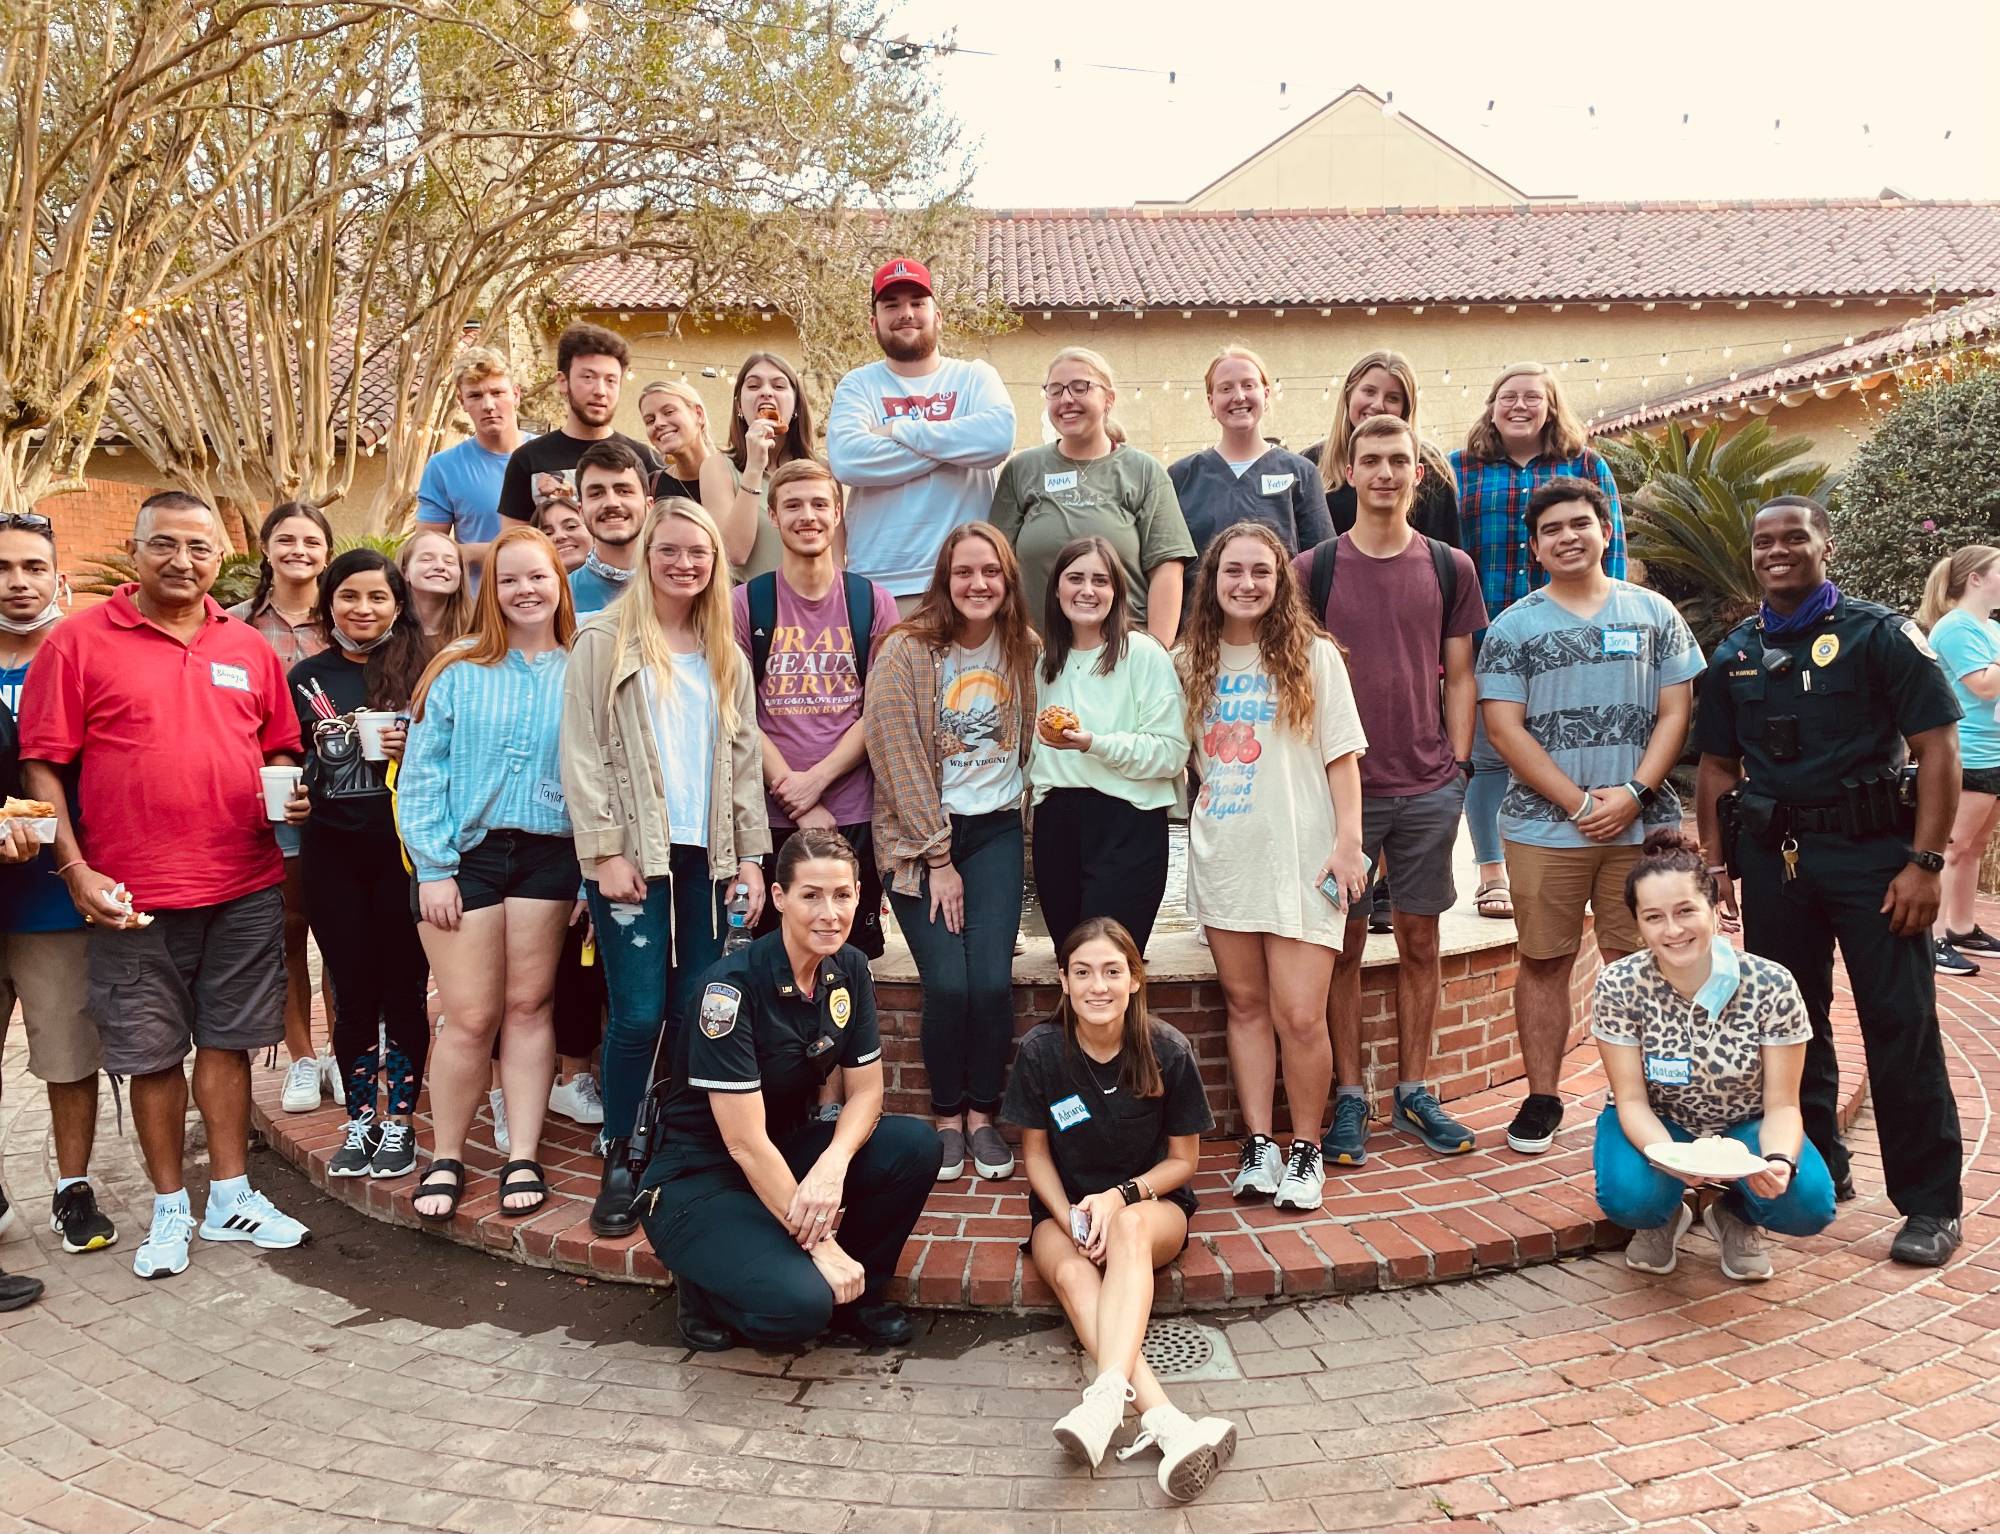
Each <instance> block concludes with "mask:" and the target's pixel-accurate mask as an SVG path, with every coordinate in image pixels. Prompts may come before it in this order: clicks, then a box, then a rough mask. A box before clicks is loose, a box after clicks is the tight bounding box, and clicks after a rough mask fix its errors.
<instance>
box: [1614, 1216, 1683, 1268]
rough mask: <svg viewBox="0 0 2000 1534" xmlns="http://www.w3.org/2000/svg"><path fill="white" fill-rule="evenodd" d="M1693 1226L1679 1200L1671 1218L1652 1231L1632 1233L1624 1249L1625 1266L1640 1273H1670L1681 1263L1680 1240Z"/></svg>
mask: <svg viewBox="0 0 2000 1534" xmlns="http://www.w3.org/2000/svg"><path fill="white" fill-rule="evenodd" d="M1692 1224H1694V1211H1693V1210H1692V1209H1690V1208H1688V1206H1687V1201H1686V1200H1685V1199H1683V1200H1682V1201H1681V1206H1680V1208H1679V1209H1677V1210H1675V1211H1674V1217H1673V1218H1672V1219H1671V1220H1669V1221H1667V1223H1666V1224H1664V1225H1661V1226H1658V1227H1656V1228H1654V1229H1652V1230H1635V1231H1633V1232H1632V1240H1631V1241H1630V1243H1629V1244H1627V1246H1626V1248H1625V1266H1626V1267H1628V1268H1637V1269H1638V1270H1639V1271H1640V1272H1641V1273H1671V1272H1673V1271H1674V1268H1675V1267H1676V1266H1677V1265H1678V1264H1679V1262H1680V1260H1681V1237H1682V1236H1685V1235H1686V1234H1687V1233H1688V1227H1689V1226H1690V1225H1692Z"/></svg>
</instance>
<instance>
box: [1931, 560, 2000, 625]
mask: <svg viewBox="0 0 2000 1534" xmlns="http://www.w3.org/2000/svg"><path fill="white" fill-rule="evenodd" d="M1995 560H2000V549H1996V548H1993V547H1992V546H1990V545H1988V544H1984V543H1968V544H1967V545H1966V546H1965V547H1964V548H1962V549H1960V550H1959V551H1958V552H1957V553H1956V554H1947V555H1945V557H1944V558H1943V559H1940V560H1939V561H1938V562H1937V563H1936V564H1934V565H1932V566H1931V573H1930V574H1929V575H1927V576H1925V577H1924V599H1923V601H1922V602H1920V603H1918V604H1917V626H1918V627H1919V628H1921V629H1922V630H1923V631H1924V632H1925V633H1926V634H1928V633H1929V632H1930V631H1931V630H1932V629H1934V628H1936V627H1937V621H1938V619H1940V618H1942V617H1943V616H1944V615H1945V614H1946V613H1948V612H1950V611H1951V610H1952V608H1954V607H1956V606H1957V605H1958V599H1959V598H1960V597H1962V596H1964V595H1965V588H1966V586H1967V585H1968V584H1969V583H1970V582H1971V580H1972V578H1973V576H1975V575H1983V574H1985V573H1986V571H1988V570H1990V569H1992V568H1993V563H1994V561H1995Z"/></svg>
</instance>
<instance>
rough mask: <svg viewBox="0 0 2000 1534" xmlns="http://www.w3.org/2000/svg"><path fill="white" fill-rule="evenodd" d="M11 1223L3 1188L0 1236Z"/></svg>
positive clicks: (11, 1213)
mask: <svg viewBox="0 0 2000 1534" xmlns="http://www.w3.org/2000/svg"><path fill="white" fill-rule="evenodd" d="M13 1223H14V1210H13V1206H11V1205H10V1204H9V1203H8V1202H7V1190H6V1189H5V1188H0V1236H4V1235H6V1234H7V1227H8V1226H9V1225H12V1224H13ZM21 1303H22V1304H24V1305H25V1304H26V1303H27V1301H25V1300H23V1301H22V1302H21Z"/></svg>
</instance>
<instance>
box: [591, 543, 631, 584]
mask: <svg viewBox="0 0 2000 1534" xmlns="http://www.w3.org/2000/svg"><path fill="white" fill-rule="evenodd" d="M583 562H584V564H585V566H587V567H588V568H589V570H590V572H591V573H592V574H593V575H601V576H603V577H604V579H606V580H607V581H610V582H611V583H612V584H613V585H614V586H622V585H624V584H625V583H626V582H627V581H629V580H630V579H632V575H633V572H632V571H630V570H621V569H619V568H618V567H617V566H616V565H607V564H606V563H605V562H604V561H603V560H601V559H599V558H598V557H597V550H596V549H592V550H591V551H590V553H589V554H588V555H586V556H585V557H584V561H583Z"/></svg>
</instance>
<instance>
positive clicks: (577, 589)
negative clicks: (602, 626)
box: [569, 565, 638, 623]
mask: <svg viewBox="0 0 2000 1534" xmlns="http://www.w3.org/2000/svg"><path fill="white" fill-rule="evenodd" d="M633 579H634V580H637V579H638V577H637V576H636V575H634V577H633ZM630 584H631V582H630V581H612V580H606V579H605V578H604V577H603V576H601V575H599V574H598V573H597V572H596V571H595V570H593V569H591V568H590V566H589V565H578V566H577V567H576V568H575V569H574V570H572V571H570V573H569V599H570V601H571V602H573V603H574V604H575V605H576V621H577V622H578V623H581V622H583V620H584V619H585V618H588V617H589V616H590V615H591V614H592V613H601V612H603V611H604V609H605V608H607V607H609V606H610V605H611V604H612V603H613V602H615V601H617V600H618V599H619V598H620V597H621V596H623V595H624V594H625V588H626V587H627V586H628V585H630Z"/></svg>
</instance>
